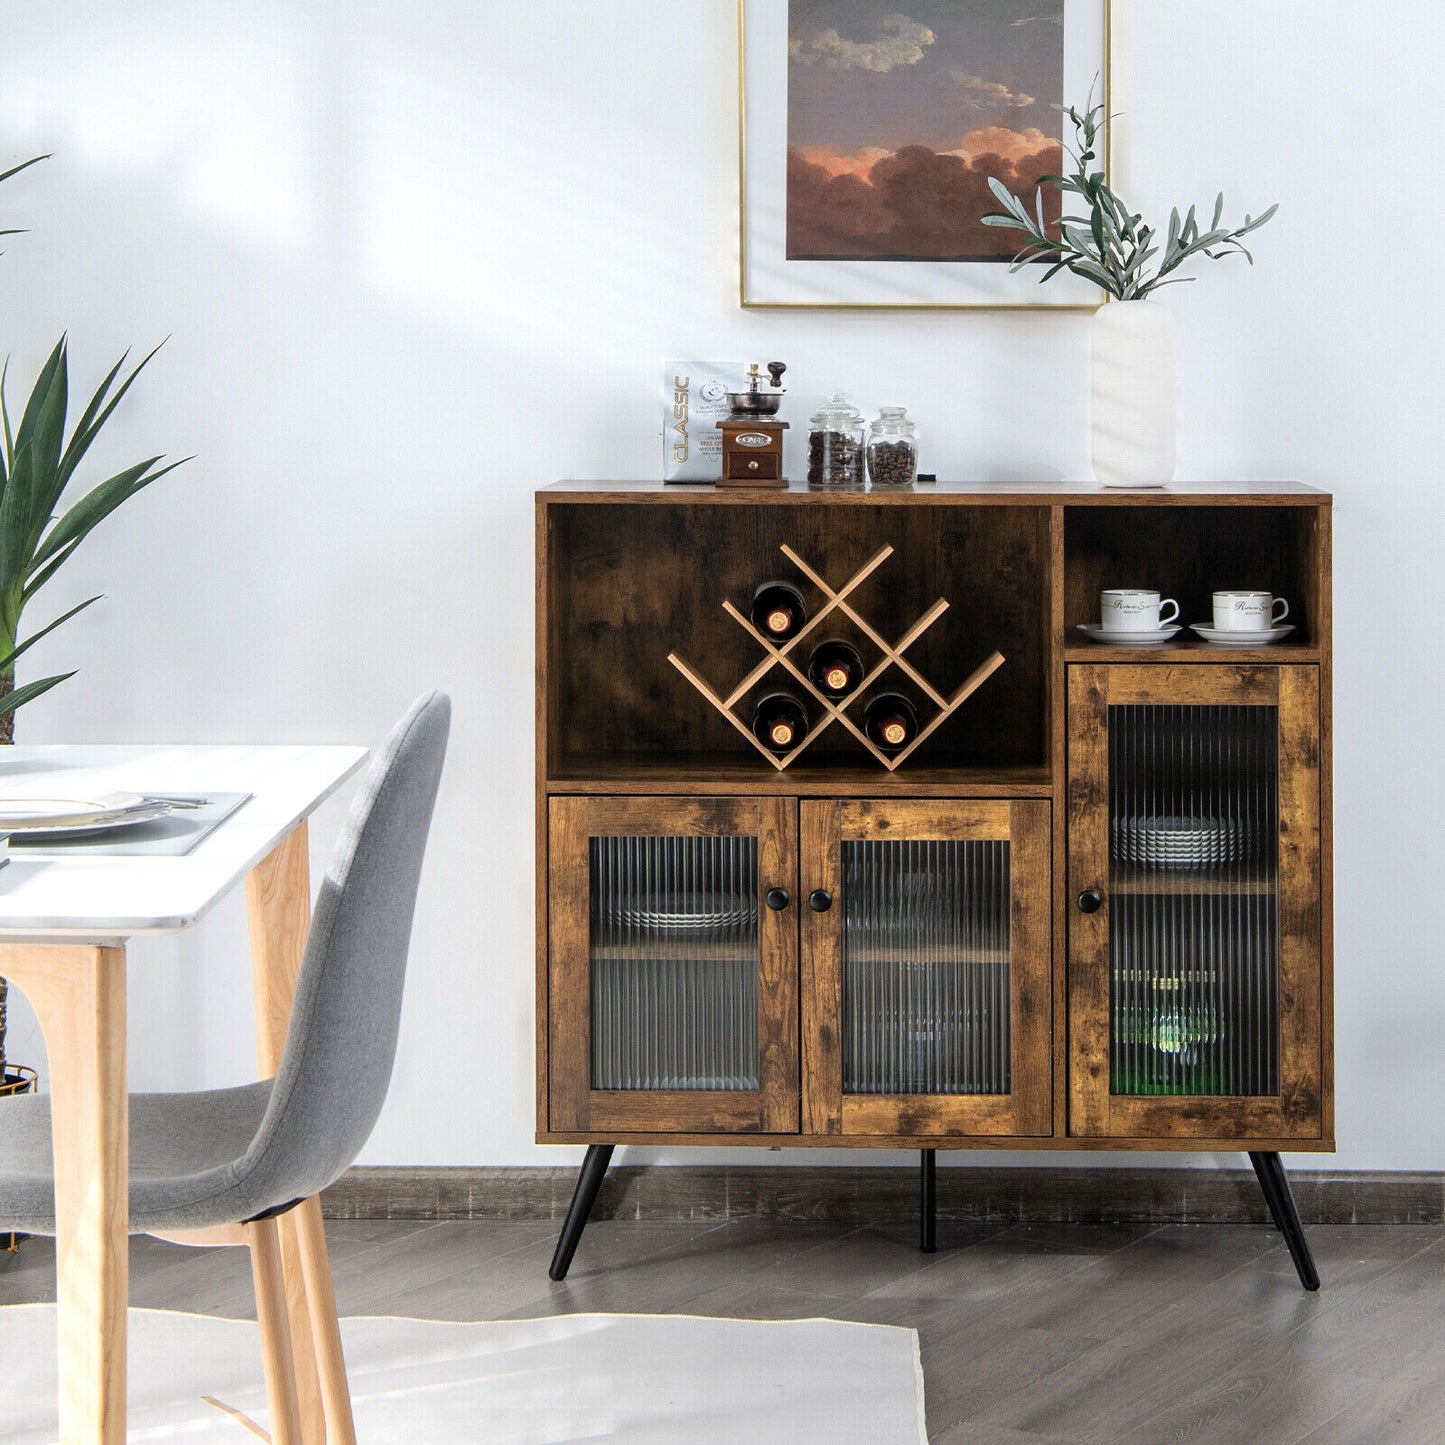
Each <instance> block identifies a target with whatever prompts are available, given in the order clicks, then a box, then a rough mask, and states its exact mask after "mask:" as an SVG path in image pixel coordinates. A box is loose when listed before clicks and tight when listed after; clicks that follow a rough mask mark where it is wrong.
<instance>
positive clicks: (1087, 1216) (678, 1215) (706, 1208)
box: [322, 1165, 1445, 1224]
mask: <svg viewBox="0 0 1445 1445" xmlns="http://www.w3.org/2000/svg"><path fill="white" fill-rule="evenodd" d="M576 1178H577V1175H576V1171H575V1170H573V1169H541V1168H538V1169H507V1168H419V1169H402V1168H376V1167H372V1168H361V1169H351V1170H348V1171H347V1173H346V1174H345V1175H344V1176H343V1177H342V1178H341V1179H340V1180H338V1181H337V1183H335V1184H333V1185H332V1186H331V1188H330V1189H328V1190H327V1191H326V1193H325V1194H324V1195H323V1196H322V1204H323V1208H324V1210H325V1213H326V1216H327V1217H328V1218H330V1219H423V1220H425V1219H436V1220H443V1219H561V1218H562V1217H563V1215H564V1214H565V1213H566V1212H567V1205H568V1202H569V1201H570V1200H571V1197H572V1187H573V1185H574V1184H575V1182H576ZM1290 1180H1291V1184H1292V1186H1293V1189H1294V1196H1295V1201H1296V1203H1297V1204H1298V1206H1299V1211H1300V1217H1301V1218H1302V1219H1303V1220H1304V1222H1305V1223H1306V1224H1440V1223H1442V1222H1445V1174H1438V1173H1420V1174H1411V1173H1365V1172H1356V1173H1339V1172H1327V1171H1322V1170H1314V1169H1308V1170H1306V1169H1300V1170H1296V1171H1294V1172H1293V1173H1291V1175H1290ZM917 1208H918V1175H917V1172H916V1171H915V1170H913V1169H909V1168H892V1169H880V1168H868V1167H861V1166H860V1167H858V1168H846V1167H842V1168H840V1167H822V1168H779V1167H777V1166H766V1165H760V1166H756V1167H749V1166H746V1165H743V1166H736V1167H734V1166H726V1165H724V1166H714V1165H697V1166H694V1165H657V1166H647V1167H638V1166H636V1165H621V1166H619V1167H618V1168H616V1169H613V1170H611V1171H609V1173H608V1176H607V1180H606V1182H605V1183H604V1184H603V1186H602V1192H601V1194H600V1195H599V1196H598V1200H597V1205H596V1208H595V1209H594V1211H593V1218H594V1219H698V1220H722V1219H744V1218H767V1219H799V1220H809V1219H811V1220H827V1221H832V1222H837V1223H848V1224H867V1223H871V1222H873V1221H875V1220H882V1219H902V1218H908V1217H909V1216H911V1215H912V1214H913V1213H914V1212H916V1210H917ZM938 1216H939V1218H940V1219H945V1220H961V1219H992V1220H1000V1221H1015V1222H1036V1223H1056V1224H1096V1223H1100V1222H1104V1221H1110V1222H1125V1223H1132V1222H1139V1223H1157V1224H1171V1223H1172V1224H1245V1223H1251V1224H1258V1223H1263V1222H1264V1221H1265V1220H1266V1218H1267V1217H1268V1216H1267V1214H1266V1211H1265V1206H1264V1199H1263V1196H1262V1195H1261V1194H1260V1191H1259V1186H1258V1184H1257V1183H1256V1182H1255V1178H1254V1174H1253V1173H1252V1171H1250V1170H1248V1169H1239V1170H1235V1169H1230V1170H1217V1169H1195V1168H1181V1169H1088V1168H1080V1169H1067V1168H1064V1169H1040V1168H1024V1169H994V1168H967V1169H947V1168H940V1169H939V1170H938Z"/></svg>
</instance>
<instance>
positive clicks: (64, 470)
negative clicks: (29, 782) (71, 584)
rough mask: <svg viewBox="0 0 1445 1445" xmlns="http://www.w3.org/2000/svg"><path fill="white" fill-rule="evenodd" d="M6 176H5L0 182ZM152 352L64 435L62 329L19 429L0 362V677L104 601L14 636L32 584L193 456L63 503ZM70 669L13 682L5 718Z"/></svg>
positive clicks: (120, 477)
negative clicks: (0, 440)
mask: <svg viewBox="0 0 1445 1445" xmlns="http://www.w3.org/2000/svg"><path fill="white" fill-rule="evenodd" d="M3 179H4V177H3V176H0V180H3ZM159 349H160V348H159V347H157V348H156V350H159ZM128 354H129V353H127V355H128ZM155 354H156V353H155V351H152V352H150V354H149V355H147V356H146V357H145V358H144V360H142V361H141V362H139V363H138V364H137V365H136V366H135V367H133V368H132V369H131V371H130V373H129V374H128V375H127V376H126V377H125V378H124V380H123V381H121V382H120V384H119V386H117V385H116V381H117V378H119V377H120V375H121V372H122V370H123V368H124V366H125V362H126V357H124V356H122V357H121V359H120V360H119V361H118V362H116V364H115V365H114V366H113V367H112V368H111V369H110V371H109V372H108V373H107V375H106V377H105V380H104V381H102V382H101V384H100V386H99V387H98V388H97V390H96V392H95V394H94V395H93V396H92V397H91V398H90V400H89V401H88V402H87V403H86V406H85V409H84V411H82V413H81V415H80V419H79V420H78V421H77V422H76V424H75V428H74V430H73V431H72V432H71V434H70V438H69V441H67V440H66V437H65V423H66V413H67V410H68V407H69V396H70V385H69V374H68V373H69V368H68V365H67V342H66V338H65V337H61V339H60V341H59V342H58V343H57V344H56V347H55V349H54V350H53V351H52V352H51V353H50V357H49V359H48V360H47V361H46V363H45V365H44V366H43V367H42V368H41V370H40V374H39V376H38V377H37V378H36V380H35V385H34V387H33V388H32V390H31V393H30V396H29V398H28V399H27V401H26V404H25V409H24V411H23V413H22V414H21V418H20V425H19V426H18V427H17V428H16V429H15V430H14V432H13V433H12V431H11V424H10V410H9V406H8V403H7V401H6V398H5V382H6V380H7V379H8V376H9V362H8V361H7V362H6V363H5V367H4V369H3V370H0V426H3V432H4V458H3V466H0V676H3V675H6V674H13V672H14V666H15V660H16V659H17V658H18V657H20V655H21V654H22V653H24V652H25V651H26V649H27V648H29V647H31V646H32V645H33V644H34V643H36V642H38V641H39V640H40V639H41V638H42V637H44V636H45V635H46V634H47V633H49V632H52V631H53V630H54V629H55V628H57V627H59V626H60V625H61V623H63V622H68V621H69V620H70V619H71V618H72V617H74V616H75V614H76V613H77V612H81V611H83V610H84V609H85V608H87V607H89V606H90V605H91V604H92V603H93V602H97V601H99V598H98V597H91V598H88V599H87V600H86V601H84V602H82V603H80V604H79V605H78V606H76V607H72V608H71V609H70V610H69V611H68V612H66V613H64V614H63V615H61V616H60V617H57V618H55V619H54V620H53V621H51V622H49V623H47V624H46V626H44V627H42V628H41V629H40V631H39V632H36V633H34V634H33V635H32V636H31V637H29V638H27V639H26V640H25V641H24V642H17V638H18V637H19V632H20V618H21V614H22V613H23V612H24V610H25V607H26V604H27V603H29V601H30V600H31V598H33V597H34V595H35V594H36V592H38V591H39V590H40V588H41V587H43V586H44V585H45V583H46V582H48V581H49V580H50V579H51V578H52V577H53V576H54V575H55V573H56V572H57V571H58V570H59V568H60V567H61V566H62V565H63V564H64V563H65V562H66V561H67V560H68V559H69V558H70V556H71V555H72V554H73V553H74V551H75V549H76V548H77V547H78V546H79V545H80V544H81V543H82V542H83V541H84V540H85V539H86V537H88V536H89V535H90V534H91V532H93V531H94V530H95V528H96V527H98V526H99V525H100V523H101V522H103V521H104V520H105V519H106V518H107V517H108V516H110V514H111V513H112V512H114V511H115V510H116V508H118V507H119V506H121V505H122V503H124V502H126V501H128V500H129V499H130V498H131V497H133V496H135V494H136V493H137V492H139V491H142V490H143V489H144V488H146V487H148V486H149V485H150V484H151V483H152V482H154V481H157V480H159V479H160V478H161V477H163V476H165V474H166V473H167V472H170V471H173V470H174V469H175V468H176V467H178V466H181V465H182V463H183V462H185V461H189V460H190V458H189V457H186V458H182V460H181V461H178V462H171V463H169V464H168V465H166V466H162V465H160V463H161V462H162V461H163V458H162V457H159V456H155V457H149V458H147V459H146V460H145V461H143V462H137V463H135V464H134V465H133V466H129V467H126V468H125V469H124V470H122V471H119V472H117V473H116V474H115V475H114V476H111V477H107V478H106V479H105V480H104V481H102V482H99V483H97V484H96V485H95V486H94V487H92V488H91V489H90V490H89V491H87V492H85V493H84V494H83V495H81V496H79V497H78V498H77V499H76V500H75V501H74V502H73V503H72V504H71V505H70V506H69V507H68V508H66V509H65V510H63V511H60V510H59V509H60V503H61V498H62V496H63V495H64V493H65V491H66V488H67V486H68V485H69V484H70V482H71V480H72V478H73V477H74V475H75V473H76V470H77V468H78V467H79V466H80V464H81V462H82V461H83V460H84V458H85V455H86V453H87V451H88V450H89V449H90V446H91V444H92V443H93V442H94V441H95V439H96V437H97V436H98V435H99V434H100V431H101V429H102V427H104V425H105V423H106V422H107V421H108V420H109V418H110V416H111V414H112V413H113V412H114V411H115V408H116V406H117V405H118V404H119V403H120V401H121V398H122V397H124V396H125V394H126V392H127V391H129V390H130V387H131V385H132V383H133V382H134V381H135V379H136V377H137V376H139V375H140V373H141V371H142V370H143V369H144V368H145V366H146V365H147V363H148V362H149V361H150V360H151V357H153V356H154V355H155ZM57 512H58V513H59V515H57ZM72 675H73V674H72V673H69V672H66V673H60V674H58V675H57V676H54V677H47V678H42V679H41V680H40V681H38V682H33V683H27V684H25V686H23V687H18V688H16V689H15V690H14V691H13V692H11V693H9V694H8V695H7V696H6V697H4V698H0V717H4V716H5V714H6V713H8V712H13V711H14V709H15V708H17V707H20V706H22V705H23V704H24V703H26V702H29V701H31V700H32V699H33V698H36V697H39V696H40V694H41V693H43V692H47V691H48V690H49V689H50V688H52V687H54V686H56V684H58V683H61V682H64V681H65V679H66V678H68V677H71V676H72Z"/></svg>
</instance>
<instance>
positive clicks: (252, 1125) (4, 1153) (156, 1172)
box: [0, 1079, 273, 1234]
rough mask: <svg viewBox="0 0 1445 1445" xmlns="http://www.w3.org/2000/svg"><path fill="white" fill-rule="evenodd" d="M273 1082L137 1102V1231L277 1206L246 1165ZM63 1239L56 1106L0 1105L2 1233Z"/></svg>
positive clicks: (133, 1156) (133, 1219)
mask: <svg viewBox="0 0 1445 1445" xmlns="http://www.w3.org/2000/svg"><path fill="white" fill-rule="evenodd" d="M272 1082H273V1081H272V1080H270V1079H263V1080H262V1081H261V1082H260V1083H256V1084H243V1085H241V1086H240V1087H239V1088H232V1089H208V1090H204V1091H201V1092H199V1093H185V1094H132V1095H131V1096H130V1230H131V1233H132V1234H144V1233H146V1232H147V1231H149V1230H179V1229H201V1228H205V1227H207V1226H209V1225H213V1224H234V1223H236V1222H237V1221H238V1220H242V1219H246V1218H249V1217H250V1216H251V1215H252V1214H255V1213H256V1212H258V1211H259V1210H260V1209H264V1208H265V1207H266V1206H267V1204H268V1203H270V1201H264V1202H260V1201H257V1200H256V1199H255V1196H254V1195H252V1194H250V1193H249V1192H248V1190H247V1183H248V1174H246V1173H243V1172H242V1170H241V1168H240V1167H239V1165H240V1164H241V1163H242V1162H244V1161H245V1159H246V1157H247V1148H248V1146H249V1145H250V1144H251V1141H252V1140H253V1139H254V1138H255V1137H256V1131H257V1129H258V1127H259V1126H260V1123H261V1118H262V1115H263V1114H264V1113H265V1112H266V1106H267V1104H268V1103H269V1101H270V1098H271V1086H272ZM11 1229H17V1230H20V1231H21V1232H22V1233H25V1234H54V1233H55V1184H54V1166H53V1163H52V1160H51V1150H50V1100H49V1098H48V1097H47V1096H46V1095H44V1094H24V1095H20V1096H18V1097H14V1098H9V1099H3V1100H0V1230H11Z"/></svg>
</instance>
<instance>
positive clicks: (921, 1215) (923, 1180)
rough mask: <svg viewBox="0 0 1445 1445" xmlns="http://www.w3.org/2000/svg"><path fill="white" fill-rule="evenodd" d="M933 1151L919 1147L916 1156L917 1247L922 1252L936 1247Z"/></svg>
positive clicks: (931, 1252)
mask: <svg viewBox="0 0 1445 1445" xmlns="http://www.w3.org/2000/svg"><path fill="white" fill-rule="evenodd" d="M934 1155H935V1151H934V1150H932V1149H920V1150H919V1158H918V1247H919V1249H921V1250H922V1251H923V1253H924V1254H933V1253H935V1252H936V1251H937V1249H938V1189H937V1183H938V1180H937V1172H936V1169H935V1158H934Z"/></svg>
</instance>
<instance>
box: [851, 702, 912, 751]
mask: <svg viewBox="0 0 1445 1445" xmlns="http://www.w3.org/2000/svg"><path fill="white" fill-rule="evenodd" d="M863 732H864V735H865V736H866V737H867V738H868V740H869V742H871V743H872V744H873V745H874V746H875V747H878V748H882V749H883V751H884V752H885V753H896V752H898V751H899V750H900V749H902V748H906V747H907V746H908V744H909V743H911V742H912V741H913V739H914V738H916V737H917V736H918V710H917V709H916V708H915V707H914V706H913V704H912V703H911V702H909V701H908V699H907V698H906V697H904V696H903V695H902V694H901V693H896V692H880V693H879V694H878V696H877V697H875V698H874V699H873V700H872V701H871V702H870V703H869V704H868V707H867V710H866V711H865V712H864V714H863Z"/></svg>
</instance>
